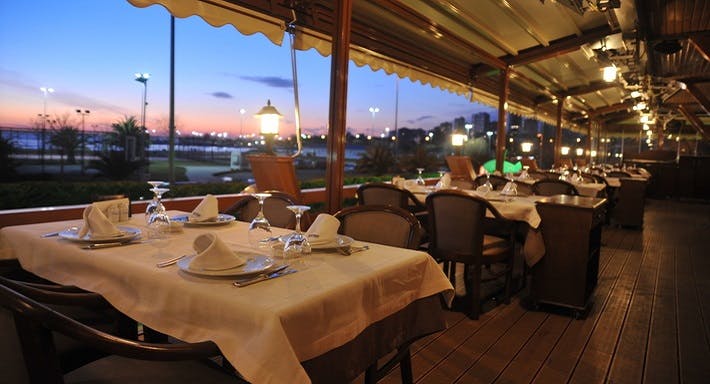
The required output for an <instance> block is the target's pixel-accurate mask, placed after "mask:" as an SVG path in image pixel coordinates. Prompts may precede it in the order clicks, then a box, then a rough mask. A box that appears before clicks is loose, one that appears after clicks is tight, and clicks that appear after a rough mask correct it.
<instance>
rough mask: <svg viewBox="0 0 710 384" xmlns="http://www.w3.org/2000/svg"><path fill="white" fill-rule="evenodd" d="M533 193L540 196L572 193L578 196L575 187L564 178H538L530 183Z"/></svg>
mask: <svg viewBox="0 0 710 384" xmlns="http://www.w3.org/2000/svg"><path fill="white" fill-rule="evenodd" d="M532 190H533V194H535V195H540V196H552V195H573V196H579V191H577V188H576V187H575V186H574V185H572V183H569V182H567V181H564V180H538V181H536V182H535V183H534V184H533V185H532Z"/></svg>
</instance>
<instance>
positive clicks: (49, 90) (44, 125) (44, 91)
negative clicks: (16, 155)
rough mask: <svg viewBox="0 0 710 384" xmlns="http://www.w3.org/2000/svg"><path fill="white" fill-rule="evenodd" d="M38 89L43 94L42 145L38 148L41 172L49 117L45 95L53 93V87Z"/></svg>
mask: <svg viewBox="0 0 710 384" xmlns="http://www.w3.org/2000/svg"><path fill="white" fill-rule="evenodd" d="M39 90H40V91H42V94H43V95H44V98H43V109H42V111H43V112H42V145H41V148H40V164H41V168H42V173H44V149H45V143H44V135H45V132H46V130H47V119H48V118H49V115H47V96H48V95H49V94H50V93H54V88H50V87H40V88H39Z"/></svg>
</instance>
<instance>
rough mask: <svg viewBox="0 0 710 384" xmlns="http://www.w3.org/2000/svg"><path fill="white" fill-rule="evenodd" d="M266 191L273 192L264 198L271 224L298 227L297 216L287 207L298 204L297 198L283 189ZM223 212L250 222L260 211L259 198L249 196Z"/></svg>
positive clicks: (265, 213) (290, 227)
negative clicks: (282, 190)
mask: <svg viewBox="0 0 710 384" xmlns="http://www.w3.org/2000/svg"><path fill="white" fill-rule="evenodd" d="M264 193H269V194H271V197H267V198H266V199H265V200H264V216H266V219H267V220H269V224H271V225H272V226H274V227H280V228H289V229H294V228H296V217H295V216H294V214H293V213H292V212H291V211H289V210H288V209H286V207H287V206H289V205H296V204H298V203H297V202H296V199H295V198H294V197H293V196H291V195H289V194H288V193H285V192H281V191H266V192H264ZM223 213H227V214H230V215H232V216H234V217H236V218H237V220H240V221H246V222H250V221H252V220H253V219H254V218H255V217H256V215H257V214H258V213H259V200H257V199H256V198H255V197H254V196H247V197H245V198H243V199H241V200H239V201H237V202H236V203H234V204H233V205H232V206H231V207H229V208H227V209H226V210H225V211H224V212H223Z"/></svg>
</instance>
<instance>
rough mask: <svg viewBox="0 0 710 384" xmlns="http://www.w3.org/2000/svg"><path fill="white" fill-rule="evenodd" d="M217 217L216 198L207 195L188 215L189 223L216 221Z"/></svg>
mask: <svg viewBox="0 0 710 384" xmlns="http://www.w3.org/2000/svg"><path fill="white" fill-rule="evenodd" d="M218 216H219V205H218V203H217V198H216V197H214V196H212V195H207V196H205V198H204V199H202V201H201V202H200V204H198V205H197V207H196V208H195V209H194V210H193V211H192V213H191V214H190V221H217V217H218Z"/></svg>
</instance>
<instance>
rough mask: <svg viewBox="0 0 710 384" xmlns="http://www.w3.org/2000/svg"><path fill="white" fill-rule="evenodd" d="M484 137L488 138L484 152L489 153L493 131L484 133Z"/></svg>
mask: <svg viewBox="0 0 710 384" xmlns="http://www.w3.org/2000/svg"><path fill="white" fill-rule="evenodd" d="M486 136H487V137H488V150H487V151H486V152H490V151H491V136H493V131H486Z"/></svg>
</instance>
